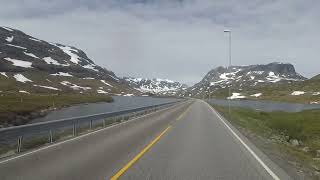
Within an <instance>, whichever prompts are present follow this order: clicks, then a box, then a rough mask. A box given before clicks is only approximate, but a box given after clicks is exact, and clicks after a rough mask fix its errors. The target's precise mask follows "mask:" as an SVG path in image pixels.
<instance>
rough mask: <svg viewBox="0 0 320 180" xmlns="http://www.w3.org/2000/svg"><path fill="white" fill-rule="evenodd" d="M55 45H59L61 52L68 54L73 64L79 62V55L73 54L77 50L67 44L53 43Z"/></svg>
mask: <svg viewBox="0 0 320 180" xmlns="http://www.w3.org/2000/svg"><path fill="white" fill-rule="evenodd" d="M55 45H56V46H57V47H59V48H60V49H61V50H62V51H63V52H65V53H66V54H68V55H69V56H70V61H71V62H73V63H75V64H79V62H80V57H79V56H78V55H77V54H75V53H74V52H78V50H76V49H74V48H72V47H69V46H63V45H57V44H55Z"/></svg>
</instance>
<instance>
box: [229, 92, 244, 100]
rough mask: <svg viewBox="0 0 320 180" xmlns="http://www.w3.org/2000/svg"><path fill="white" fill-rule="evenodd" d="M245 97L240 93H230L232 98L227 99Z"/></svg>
mask: <svg viewBox="0 0 320 180" xmlns="http://www.w3.org/2000/svg"><path fill="white" fill-rule="evenodd" d="M244 98H246V96H242V95H241V93H232V96H230V97H228V99H244Z"/></svg>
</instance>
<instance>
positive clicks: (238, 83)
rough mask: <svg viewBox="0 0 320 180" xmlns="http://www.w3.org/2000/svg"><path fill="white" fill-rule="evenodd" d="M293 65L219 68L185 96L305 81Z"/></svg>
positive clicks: (208, 74)
mask: <svg viewBox="0 0 320 180" xmlns="http://www.w3.org/2000/svg"><path fill="white" fill-rule="evenodd" d="M305 79H306V78H305V77H303V76H301V75H300V74H298V73H297V72H296V71H295V68H294V66H293V65H292V64H285V63H277V62H274V63H270V64H259V65H248V66H231V67H230V68H227V67H217V68H215V69H213V70H211V71H210V72H208V73H207V75H206V76H205V77H204V78H203V79H202V80H201V81H200V82H199V83H197V84H195V85H194V86H192V87H190V88H188V89H187V92H186V93H185V94H184V95H185V96H202V95H205V94H208V93H209V92H214V91H217V90H221V89H224V88H227V87H229V85H230V86H232V87H233V88H235V87H236V88H248V87H256V86H266V85H268V84H274V83H290V82H293V81H303V80H305Z"/></svg>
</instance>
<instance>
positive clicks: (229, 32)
mask: <svg viewBox="0 0 320 180" xmlns="http://www.w3.org/2000/svg"><path fill="white" fill-rule="evenodd" d="M224 32H225V33H228V34H229V66H228V71H229V70H230V68H231V30H229V29H226V30H224ZM230 97H231V82H230V83H229V101H228V104H229V114H230V113H231V107H230V106H231V105H230V104H231V98H230Z"/></svg>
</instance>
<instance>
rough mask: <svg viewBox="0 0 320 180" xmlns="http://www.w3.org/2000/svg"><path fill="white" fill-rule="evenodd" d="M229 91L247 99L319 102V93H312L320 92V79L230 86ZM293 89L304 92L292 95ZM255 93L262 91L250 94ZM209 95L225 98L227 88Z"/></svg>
mask: <svg viewBox="0 0 320 180" xmlns="http://www.w3.org/2000/svg"><path fill="white" fill-rule="evenodd" d="M231 91H232V92H237V93H241V94H242V95H244V96H246V98H247V99H261V100H273V101H283V102H294V103H306V104H309V103H315V102H319V103H320V94H319V95H314V93H316V92H320V79H310V80H306V81H301V82H292V83H290V84H273V85H269V86H255V87H243V88H232V90H231ZM294 91H303V92H305V94H303V95H299V96H293V95H291V94H292V92H294ZM257 93H262V95H261V96H260V97H253V96H251V95H253V94H257ZM211 97H213V98H226V97H228V89H221V90H218V91H215V92H212V93H211Z"/></svg>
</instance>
